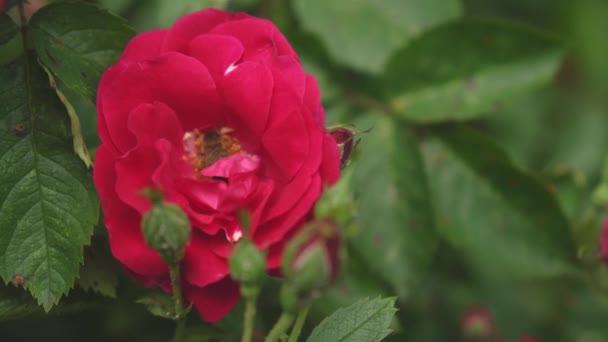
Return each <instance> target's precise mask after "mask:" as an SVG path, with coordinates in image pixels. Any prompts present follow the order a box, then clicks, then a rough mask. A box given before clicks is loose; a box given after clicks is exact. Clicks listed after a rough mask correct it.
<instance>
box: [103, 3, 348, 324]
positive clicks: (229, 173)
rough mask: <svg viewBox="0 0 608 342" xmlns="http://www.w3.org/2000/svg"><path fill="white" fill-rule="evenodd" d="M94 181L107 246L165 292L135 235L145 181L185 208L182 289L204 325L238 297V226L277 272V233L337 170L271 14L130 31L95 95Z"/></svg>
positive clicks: (220, 16)
mask: <svg viewBox="0 0 608 342" xmlns="http://www.w3.org/2000/svg"><path fill="white" fill-rule="evenodd" d="M97 109H98V131H99V135H100V138H101V141H102V144H101V146H100V147H99V148H98V150H97V151H96V155H95V164H94V175H93V177H94V182H95V185H96V187H97V190H98V192H99V195H100V198H101V203H102V208H103V212H104V221H105V225H106V227H107V230H108V232H109V241H110V245H111V250H112V253H113V255H114V256H115V257H116V258H117V259H118V260H119V261H120V262H121V263H122V264H123V265H124V267H125V268H126V270H127V271H128V272H129V274H131V276H132V277H133V278H135V279H137V280H139V281H141V282H143V283H144V284H145V285H147V286H159V287H161V288H163V289H164V290H166V291H170V290H171V289H170V281H169V270H168V266H167V265H166V264H165V263H164V262H163V261H162V260H161V258H160V257H159V255H158V253H157V252H156V251H154V250H152V249H151V248H149V247H148V246H147V245H146V243H145V242H144V239H143V237H142V232H141V227H140V223H141V219H142V214H144V213H146V212H147V211H148V210H149V209H150V202H149V200H148V199H146V198H145V197H144V196H143V195H142V194H141V191H142V189H144V188H154V189H158V190H159V191H161V192H162V193H163V195H164V200H165V201H167V202H172V203H175V204H177V205H179V206H180V207H181V208H182V209H183V210H184V211H185V212H186V213H187V215H188V218H189V220H190V223H191V225H192V237H191V240H190V241H189V243H188V245H187V247H186V251H185V256H184V258H183V260H182V263H181V268H182V286H183V291H184V296H185V298H186V299H187V300H188V301H189V302H190V303H192V304H193V305H194V307H196V309H197V310H198V311H199V313H200V315H201V317H202V318H203V319H204V320H206V321H217V320H219V319H221V318H222V317H223V316H224V315H225V314H226V313H228V312H229V311H230V309H231V308H232V307H233V306H234V304H235V303H236V302H237V301H238V299H239V290H238V286H237V284H236V283H235V282H234V281H233V280H231V279H230V277H229V270H228V263H227V258H228V257H229V256H230V254H231V251H232V249H233V246H234V244H235V243H236V242H237V241H239V239H240V238H241V237H242V236H243V235H244V234H247V232H245V230H244V227H242V226H241V224H240V223H239V220H238V215H239V211H240V210H241V209H245V210H247V211H248V212H249V213H250V214H251V220H250V227H249V231H248V234H249V236H250V237H251V239H252V240H253V241H254V243H255V244H256V245H257V246H258V247H259V248H263V249H266V250H267V251H268V256H267V268H268V269H269V270H270V271H277V270H278V268H279V266H280V261H281V255H282V251H283V249H284V246H285V243H286V241H287V240H288V239H289V238H290V237H291V236H293V235H294V234H295V233H296V232H297V230H298V228H299V227H300V226H301V224H302V223H303V222H305V221H307V220H308V219H310V216H311V209H312V208H313V205H314V203H315V201H316V200H317V199H318V198H319V196H320V194H321V191H322V189H323V187H324V186H326V185H330V184H333V183H334V182H336V181H337V179H338V178H339V175H340V152H339V149H338V147H337V144H336V142H335V140H334V139H333V138H332V137H331V136H330V135H329V134H328V133H327V131H326V130H325V128H324V127H325V113H324V111H323V108H322V107H321V104H320V93H319V89H318V86H317V83H316V81H315V79H314V78H313V77H312V76H310V75H307V74H306V73H305V72H304V70H303V68H302V65H301V63H300V62H299V59H298V56H297V55H296V53H295V52H294V50H293V49H292V47H291V46H290V45H289V43H288V42H287V40H286V39H285V37H284V36H283V35H282V34H281V32H279V31H278V29H277V28H276V27H275V26H274V25H273V24H272V23H271V22H270V21H267V20H264V19H259V18H255V17H251V16H249V15H247V14H244V13H236V14H233V13H228V12H225V11H221V10H215V9H208V10H203V11H200V12H196V13H193V14H191V15H187V16H185V17H183V18H181V19H180V20H178V21H177V22H176V23H175V24H174V25H173V26H172V27H171V28H170V29H159V30H154V31H150V32H146V33H143V34H140V35H138V36H136V37H135V38H134V39H133V40H131V42H130V43H129V44H128V46H127V47H126V48H125V50H124V52H123V54H122V56H121V57H120V59H119V60H118V62H117V63H116V64H115V65H114V66H112V67H111V68H109V69H108V70H107V71H106V72H105V74H104V75H103V77H102V80H101V82H100V84H99V88H98V94H97Z"/></svg>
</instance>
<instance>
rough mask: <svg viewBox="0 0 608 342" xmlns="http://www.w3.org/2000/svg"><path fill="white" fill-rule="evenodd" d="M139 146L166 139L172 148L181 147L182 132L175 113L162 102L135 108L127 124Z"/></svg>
mask: <svg viewBox="0 0 608 342" xmlns="http://www.w3.org/2000/svg"><path fill="white" fill-rule="evenodd" d="M127 126H128V127H129V130H130V131H131V132H132V133H133V134H134V135H135V136H136V137H137V141H138V143H139V144H140V145H143V144H153V143H154V142H155V141H157V140H158V139H166V140H168V141H169V142H170V143H171V144H173V146H176V147H179V146H181V145H182V137H183V136H184V132H183V131H182V129H181V126H180V123H179V121H178V120H177V117H176V115H175V112H174V111H173V110H172V109H171V108H169V107H168V106H167V105H165V104H164V103H162V102H154V103H151V104H150V103H144V104H141V105H139V106H138V107H137V108H135V109H134V110H133V111H132V112H131V114H130V115H129V119H128V122H127Z"/></svg>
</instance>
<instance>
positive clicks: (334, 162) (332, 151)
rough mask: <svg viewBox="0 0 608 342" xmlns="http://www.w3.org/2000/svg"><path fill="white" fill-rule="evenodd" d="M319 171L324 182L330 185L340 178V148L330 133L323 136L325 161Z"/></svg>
mask: <svg viewBox="0 0 608 342" xmlns="http://www.w3.org/2000/svg"><path fill="white" fill-rule="evenodd" d="M319 173H320V174H321V179H323V182H324V183H325V184H328V185H332V184H334V183H335V182H337V181H338V179H339V178H340V148H338V144H336V140H334V138H333V137H332V136H331V135H330V134H329V133H325V136H324V137H323V161H322V162H321V168H320V170H319Z"/></svg>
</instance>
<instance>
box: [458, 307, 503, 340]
mask: <svg viewBox="0 0 608 342" xmlns="http://www.w3.org/2000/svg"><path fill="white" fill-rule="evenodd" d="M461 326H462V331H463V333H464V336H465V337H466V338H469V339H476V340H486V339H490V338H491V337H492V336H494V330H495V329H494V320H493V319H492V315H491V314H490V313H489V312H488V311H487V310H486V309H484V308H479V307H478V308H472V309H469V310H468V311H467V312H466V313H465V314H464V315H463V317H462V323H461Z"/></svg>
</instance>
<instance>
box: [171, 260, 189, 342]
mask: <svg viewBox="0 0 608 342" xmlns="http://www.w3.org/2000/svg"><path fill="white" fill-rule="evenodd" d="M171 289H172V290H173V303H174V304H175V313H176V316H177V317H175V324H176V327H175V334H174V335H173V342H180V341H183V339H184V336H185V332H186V320H185V319H184V318H185V315H184V298H183V296H182V286H181V276H180V266H179V263H177V264H175V265H171Z"/></svg>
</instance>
